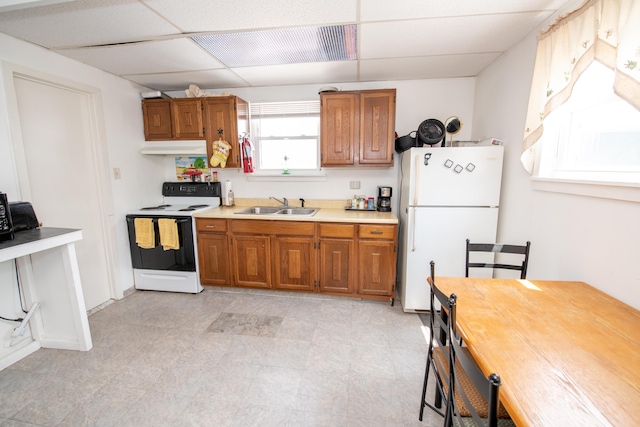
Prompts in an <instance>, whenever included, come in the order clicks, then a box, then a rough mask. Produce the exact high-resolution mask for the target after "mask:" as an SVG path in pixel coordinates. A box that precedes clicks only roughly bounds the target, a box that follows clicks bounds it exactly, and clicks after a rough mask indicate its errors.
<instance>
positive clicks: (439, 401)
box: [433, 378, 442, 408]
mask: <svg viewBox="0 0 640 427" xmlns="http://www.w3.org/2000/svg"><path fill="white" fill-rule="evenodd" d="M437 381H438V383H440V379H439V378H438V379H437ZM433 405H434V406H435V407H436V408H442V393H440V387H436V399H435V401H434V402H433Z"/></svg>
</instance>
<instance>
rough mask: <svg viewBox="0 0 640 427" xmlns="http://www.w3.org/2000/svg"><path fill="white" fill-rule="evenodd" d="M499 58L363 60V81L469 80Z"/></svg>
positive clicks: (491, 55) (458, 56) (493, 54)
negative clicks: (464, 78) (453, 78)
mask: <svg viewBox="0 0 640 427" xmlns="http://www.w3.org/2000/svg"><path fill="white" fill-rule="evenodd" d="M498 56H499V54H498V53H481V54H466V55H446V56H431V57H425V56H421V57H414V58H396V59H372V60H367V61H360V80H361V81H384V80H421V79H437V78H445V77H470V76H475V75H476V74H478V73H479V72H480V71H482V69H484V68H485V67H486V66H487V65H489V64H490V63H491V62H492V61H494V60H495V59H496V58H497V57H498Z"/></svg>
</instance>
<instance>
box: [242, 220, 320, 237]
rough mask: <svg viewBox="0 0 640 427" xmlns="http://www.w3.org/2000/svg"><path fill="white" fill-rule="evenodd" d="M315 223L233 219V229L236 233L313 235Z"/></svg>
mask: <svg viewBox="0 0 640 427" xmlns="http://www.w3.org/2000/svg"><path fill="white" fill-rule="evenodd" d="M314 229H315V223H313V222H296V221H262V220H250V219H249V220H232V221H231V230H232V231H233V232H234V233H256V234H277V235H296V236H313V234H314Z"/></svg>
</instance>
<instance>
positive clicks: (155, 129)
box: [142, 99, 173, 141]
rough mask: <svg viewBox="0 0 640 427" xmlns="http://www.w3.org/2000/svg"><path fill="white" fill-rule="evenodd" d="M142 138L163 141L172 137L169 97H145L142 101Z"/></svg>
mask: <svg viewBox="0 0 640 427" xmlns="http://www.w3.org/2000/svg"><path fill="white" fill-rule="evenodd" d="M142 117H143V119H144V139H146V140H147V141H163V140H168V139H173V123H172V119H171V100H170V99H145V100H143V101H142Z"/></svg>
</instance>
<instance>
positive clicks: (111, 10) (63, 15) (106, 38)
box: [0, 0, 179, 48]
mask: <svg viewBox="0 0 640 427" xmlns="http://www.w3.org/2000/svg"><path fill="white" fill-rule="evenodd" d="M0 31H1V32H4V33H7V34H11V35H13V36H14V37H18V38H22V39H25V40H28V41H31V42H32V43H36V44H39V45H41V46H45V47H48V48H54V47H61V46H91V45H96V44H106V43H117V42H127V41H139V40H147V39H149V38H151V37H155V36H162V35H167V34H176V33H179V30H178V29H177V28H175V27H174V26H173V25H171V24H170V23H168V22H167V21H165V20H163V19H162V18H160V17H159V16H158V15H157V14H155V13H154V12H153V11H151V10H149V9H148V8H147V7H145V6H144V5H143V4H142V3H140V2H137V1H132V0H95V1H87V0H81V1H74V2H69V3H61V4H54V5H50V6H42V7H36V8H32V9H21V10H15V11H10V12H5V13H2V14H0Z"/></svg>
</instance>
